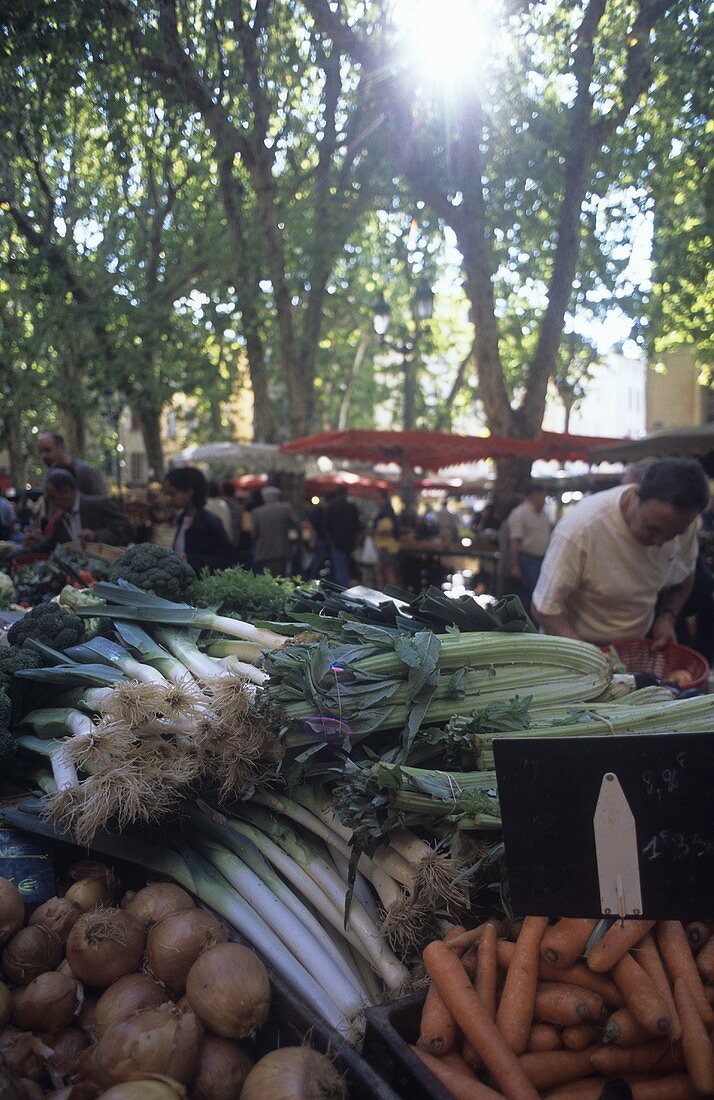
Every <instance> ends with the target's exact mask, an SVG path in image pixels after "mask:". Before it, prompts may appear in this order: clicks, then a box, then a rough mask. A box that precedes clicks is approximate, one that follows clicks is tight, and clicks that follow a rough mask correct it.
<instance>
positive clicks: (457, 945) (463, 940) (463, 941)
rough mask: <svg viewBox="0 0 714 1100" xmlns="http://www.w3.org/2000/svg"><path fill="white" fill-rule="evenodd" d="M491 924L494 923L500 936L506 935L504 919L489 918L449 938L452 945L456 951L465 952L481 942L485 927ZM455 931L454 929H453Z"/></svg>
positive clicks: (458, 952)
mask: <svg viewBox="0 0 714 1100" xmlns="http://www.w3.org/2000/svg"><path fill="white" fill-rule="evenodd" d="M489 924H493V925H494V926H495V928H496V934H497V935H498V936H502V935H505V932H506V925H505V922H504V921H502V920H487V921H484V922H483V924H479V925H478V926H477V927H476V928H469V930H468V931H467V932H462V933H461V934H460V935H458V936H456V937H454V939H450V940H449V945H450V947H451V948H452V949H453V950H454V951H456V953H457V954H460V955H461V954H463V953H464V952H465V951H466V950H467V949H468V948H469V947H474V946H475V945H477V944H479V943H480V942H481V937H482V935H483V933H484V929H485V928H487V927H488V925H489ZM451 931H452V932H453V929H452V930H451Z"/></svg>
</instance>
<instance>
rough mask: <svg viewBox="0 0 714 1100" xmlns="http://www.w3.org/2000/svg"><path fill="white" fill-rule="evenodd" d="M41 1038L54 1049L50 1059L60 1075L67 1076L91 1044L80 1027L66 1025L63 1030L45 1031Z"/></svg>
mask: <svg viewBox="0 0 714 1100" xmlns="http://www.w3.org/2000/svg"><path fill="white" fill-rule="evenodd" d="M40 1039H41V1040H42V1042H43V1043H44V1044H45V1046H47V1047H49V1048H50V1050H51V1051H52V1053H51V1054H50V1056H49V1058H48V1061H50V1062H51V1063H52V1065H53V1066H54V1068H55V1069H56V1070H57V1072H58V1073H59V1075H60V1077H66V1076H67V1075H68V1074H69V1073H71V1072H72V1071H73V1070H74V1067H75V1065H76V1064H77V1059H78V1058H79V1056H80V1054H81V1053H82V1051H83V1050H85V1049H86V1048H87V1046H89V1043H88V1040H87V1037H86V1036H85V1035H84V1034H83V1033H82V1032H81V1031H80V1030H79V1028H78V1027H65V1028H63V1029H62V1031H54V1032H52V1033H48V1032H43V1033H41V1034H40Z"/></svg>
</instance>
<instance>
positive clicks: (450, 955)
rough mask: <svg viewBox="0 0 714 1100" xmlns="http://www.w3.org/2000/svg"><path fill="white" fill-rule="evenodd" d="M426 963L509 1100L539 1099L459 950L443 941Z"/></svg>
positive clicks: (429, 949) (429, 953)
mask: <svg viewBox="0 0 714 1100" xmlns="http://www.w3.org/2000/svg"><path fill="white" fill-rule="evenodd" d="M423 959H424V966H425V967H426V970H427V973H428V974H429V977H430V978H431V980H432V981H433V982H434V984H435V985H436V987H437V988H438V990H439V992H440V993H441V996H442V998H443V999H444V1001H445V1002H446V1004H447V1005H448V1007H449V1009H450V1010H451V1013H452V1015H453V1017H454V1019H455V1020H456V1022H457V1024H458V1025H459V1026H460V1028H461V1030H462V1031H463V1033H464V1035H465V1037H466V1038H467V1039H468V1040H469V1041H470V1042H471V1043H472V1044H473V1046H474V1048H475V1049H476V1051H477V1053H478V1054H479V1056H480V1057H481V1058H482V1059H483V1062H484V1065H485V1066H486V1068H487V1069H488V1070H489V1072H490V1073H491V1075H492V1077H493V1078H494V1080H495V1081H496V1084H497V1085H498V1087H499V1088H500V1089H501V1090H502V1091H503V1092H505V1093H506V1095H507V1096H508V1097H509V1100H538V1094H537V1093H536V1091H535V1089H534V1088H533V1086H532V1085H531V1083H530V1081H529V1080H528V1078H527V1077H526V1075H525V1074H524V1073H523V1070H522V1069H521V1067H520V1066H519V1065H518V1059H517V1058H516V1056H515V1054H514V1053H513V1051H512V1050H511V1049H510V1047H509V1046H508V1043H507V1042H506V1040H505V1039H504V1037H503V1035H502V1034H501V1032H500V1031H499V1029H498V1028H497V1027H496V1025H495V1024H494V1022H493V1020H491V1018H490V1017H489V1015H488V1013H487V1012H486V1010H485V1009H484V1007H483V1005H482V1004H481V1001H480V1000H479V998H478V995H477V994H476V990H475V989H474V988H473V986H472V984H471V982H470V981H469V977H468V974H467V973H466V971H465V970H464V968H463V966H462V965H461V960H460V959H459V958H458V956H457V955H456V953H455V952H454V951H453V950H452V949H451V948H450V947H449V946H448V945H445V944H443V943H441V942H440V941H439V940H436V941H434V943H430V944H428V945H427V947H426V948H425V949H424V954H423Z"/></svg>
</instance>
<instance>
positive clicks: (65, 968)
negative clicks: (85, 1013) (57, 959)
mask: <svg viewBox="0 0 714 1100" xmlns="http://www.w3.org/2000/svg"><path fill="white" fill-rule="evenodd" d="M81 915H82V911H81V910H80V916H81ZM57 973H58V974H67V975H68V976H69V977H70V978H74V979H75V981H76V980H77V975H76V974H75V972H74V970H73V969H72V967H71V966H70V965H69V963H68V962H67V959H62V962H61V963H60V964H59V966H58V967H57Z"/></svg>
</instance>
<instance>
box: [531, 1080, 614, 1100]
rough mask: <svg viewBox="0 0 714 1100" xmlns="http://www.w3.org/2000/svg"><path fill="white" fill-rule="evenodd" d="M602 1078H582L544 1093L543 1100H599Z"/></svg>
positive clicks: (603, 1081)
mask: <svg viewBox="0 0 714 1100" xmlns="http://www.w3.org/2000/svg"><path fill="white" fill-rule="evenodd" d="M604 1084H605V1078H604V1077H583V1078H582V1079H581V1080H580V1081H570V1082H569V1083H568V1084H566V1085H560V1086H559V1087H558V1088H557V1089H553V1091H552V1092H548V1093H546V1098H545V1100H600V1097H601V1096H602V1088H603V1085H604Z"/></svg>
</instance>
